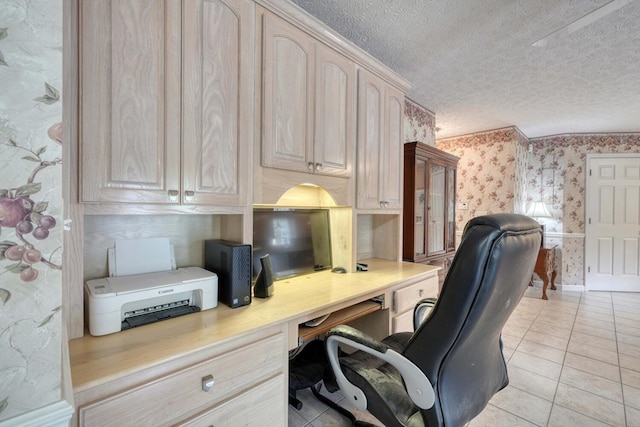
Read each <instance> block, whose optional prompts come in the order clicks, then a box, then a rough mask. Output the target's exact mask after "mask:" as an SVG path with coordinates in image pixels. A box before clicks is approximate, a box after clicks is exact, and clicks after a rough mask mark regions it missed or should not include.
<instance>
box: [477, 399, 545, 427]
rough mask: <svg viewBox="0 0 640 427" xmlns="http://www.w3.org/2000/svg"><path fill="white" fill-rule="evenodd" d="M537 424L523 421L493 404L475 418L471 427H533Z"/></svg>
mask: <svg viewBox="0 0 640 427" xmlns="http://www.w3.org/2000/svg"><path fill="white" fill-rule="evenodd" d="M533 426H535V424H533V423H530V422H529V421H526V420H523V419H522V418H520V417H517V416H515V415H513V414H512V413H510V412H507V411H505V410H504V409H500V408H498V407H496V406H493V405H491V404H489V405H487V407H486V408H485V409H484V411H482V413H481V414H480V415H478V416H477V417H476V418H474V419H473V420H472V421H471V422H470V423H469V427H533Z"/></svg>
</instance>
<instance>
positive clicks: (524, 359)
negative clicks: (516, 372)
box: [508, 351, 562, 380]
mask: <svg viewBox="0 0 640 427" xmlns="http://www.w3.org/2000/svg"><path fill="white" fill-rule="evenodd" d="M508 366H516V367H518V368H522V369H526V370H527V371H530V372H533V373H536V374H539V375H542V376H544V377H547V378H551V379H552V380H558V378H560V372H561V370H562V365H561V364H559V363H554V362H552V361H550V360H546V359H543V358H541V357H537V356H533V355H531V354H528V353H524V352H522V351H516V352H515V353H513V356H511V359H510V360H509V364H508Z"/></svg>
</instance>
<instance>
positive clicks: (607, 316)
mask: <svg viewBox="0 0 640 427" xmlns="http://www.w3.org/2000/svg"><path fill="white" fill-rule="evenodd" d="M583 320H600V321H602V322H609V323H612V322H613V321H614V317H613V313H601V312H597V311H591V310H580V311H579V312H578V315H577V316H576V323H580V322H582V321H583Z"/></svg>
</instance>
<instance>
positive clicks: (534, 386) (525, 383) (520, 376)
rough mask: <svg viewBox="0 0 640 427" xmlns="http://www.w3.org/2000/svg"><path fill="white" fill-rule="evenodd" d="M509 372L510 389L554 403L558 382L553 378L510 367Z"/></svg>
mask: <svg viewBox="0 0 640 427" xmlns="http://www.w3.org/2000/svg"><path fill="white" fill-rule="evenodd" d="M508 371H509V387H515V388H517V389H520V390H523V391H527V392H529V393H531V394H535V395H536V396H538V397H541V398H543V399H546V400H549V401H553V398H554V396H555V394H556V388H557V387H558V382H557V381H556V380H552V379H551V378H547V377H544V376H542V375H539V374H536V373H533V372H531V371H527V370H526V369H522V368H519V367H517V366H513V365H510V366H509V367H508Z"/></svg>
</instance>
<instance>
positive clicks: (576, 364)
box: [564, 352, 620, 382]
mask: <svg viewBox="0 0 640 427" xmlns="http://www.w3.org/2000/svg"><path fill="white" fill-rule="evenodd" d="M564 366H565V367H567V366H569V367H571V368H574V369H579V370H581V371H585V372H591V373H593V374H595V375H598V376H601V377H603V378H607V379H609V380H612V381H617V382H620V368H619V367H618V366H617V365H612V364H610V363H606V362H602V361H600V360H596V359H591V358H590V357H585V356H580V355H579V354H575V353H569V352H567V355H566V357H565V359H564Z"/></svg>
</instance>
